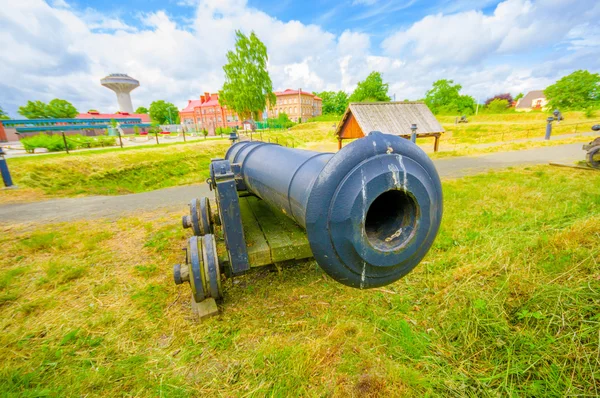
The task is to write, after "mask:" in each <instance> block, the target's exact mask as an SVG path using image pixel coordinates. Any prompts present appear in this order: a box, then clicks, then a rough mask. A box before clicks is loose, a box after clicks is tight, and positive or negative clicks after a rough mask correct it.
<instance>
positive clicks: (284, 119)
mask: <svg viewBox="0 0 600 398" xmlns="http://www.w3.org/2000/svg"><path fill="white" fill-rule="evenodd" d="M277 122H279V124H280V125H281V126H282V127H284V128H288V127H292V126H293V125H294V122H292V121H291V120H290V117H289V116H288V115H287V113H280V114H279V116H277Z"/></svg>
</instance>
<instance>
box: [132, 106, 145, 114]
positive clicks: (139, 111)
mask: <svg viewBox="0 0 600 398" xmlns="http://www.w3.org/2000/svg"><path fill="white" fill-rule="evenodd" d="M135 113H137V114H142V113H143V114H146V115H147V114H148V108H145V107H143V106H140V107H138V108H137V109H136V110H135Z"/></svg>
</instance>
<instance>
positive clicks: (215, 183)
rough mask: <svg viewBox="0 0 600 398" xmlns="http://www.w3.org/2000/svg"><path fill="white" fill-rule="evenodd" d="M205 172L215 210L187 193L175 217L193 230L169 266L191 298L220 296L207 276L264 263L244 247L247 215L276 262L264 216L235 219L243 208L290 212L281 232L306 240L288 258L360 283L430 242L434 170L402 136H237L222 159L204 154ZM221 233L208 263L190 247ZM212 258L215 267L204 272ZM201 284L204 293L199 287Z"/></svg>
mask: <svg viewBox="0 0 600 398" xmlns="http://www.w3.org/2000/svg"><path fill="white" fill-rule="evenodd" d="M210 175H211V177H210V178H209V180H208V183H209V185H210V187H211V189H213V190H215V203H216V211H215V212H214V213H212V212H211V209H210V204H209V203H208V200H206V199H200V200H194V201H192V203H191V205H190V215H189V216H186V217H184V219H183V225H184V227H190V228H192V229H193V231H194V234H195V235H199V236H201V238H198V237H197V236H194V237H192V238H190V242H189V244H188V246H189V248H188V250H187V255H186V264H187V267H186V269H185V270H184V271H183V272H182V267H183V266H176V267H175V270H174V271H175V272H174V273H175V281H176V282H177V283H182V282H184V281H189V282H190V286H191V287H192V291H193V298H194V300H195V301H196V302H201V301H203V300H205V299H206V298H210V299H213V298H214V299H218V298H220V297H221V296H222V292H221V285H220V280H219V283H218V284H217V283H216V282H215V280H214V278H216V277H217V276H216V275H218V278H220V274H221V273H222V274H226V275H239V274H243V273H245V272H246V271H248V270H249V269H250V267H251V266H258V265H264V264H262V263H264V262H265V261H260V260H258V258H259V256H256V255H255V253H254V252H252V251H255V249H256V243H255V242H254V241H253V243H252V244H250V245H247V242H246V240H247V237H246V236H245V234H246V235H249V234H250V231H251V230H254V229H253V228H250V226H249V225H247V224H248V223H252V222H255V221H256V220H257V221H258V223H259V224H260V223H262V224H263V225H260V228H257V229H261V230H263V231H265V241H267V244H268V245H269V246H270V249H271V250H270V252H271V260H272V262H276V261H281V258H280V257H281V256H278V257H277V259H276V258H275V257H276V256H275V250H274V246H273V245H274V244H275V243H274V242H273V241H274V239H270V238H269V236H267V233H266V232H267V231H266V230H268V228H269V225H274V223H270V222H269V220H268V219H264V218H263V220H264V221H261V218H260V217H255V218H256V220H254V219H251V218H246V219H245V218H244V214H245V211H244V209H245V208H246V207H250V208H252V209H253V211H254V215H255V216H256V215H257V214H260V215H264V214H271V217H274V218H281V217H282V216H281V215H285V216H286V217H288V218H289V219H290V220H292V221H293V222H289V221H288V222H287V224H288V226H285V228H287V229H286V232H284V233H283V235H285V234H286V233H287V234H289V235H290V236H296V235H302V233H300V232H299V231H300V230H301V229H302V230H304V231H305V234H304V235H303V236H301V237H300V238H298V239H300V240H301V242H305V243H306V244H305V246H306V248H307V250H304V251H303V253H304V254H305V255H304V254H298V253H297V251H296V254H294V251H293V250H292V251H290V253H291V254H290V258H289V259H295V258H301V257H303V256H304V257H308V256H310V255H311V254H312V256H313V257H314V259H315V260H316V262H317V263H318V264H319V266H320V267H321V268H322V269H323V270H324V271H325V272H326V273H327V274H328V275H329V276H331V277H332V278H333V279H335V280H336V281H338V282H340V283H343V284H345V285H347V286H351V287H355V288H360V289H367V288H373V287H379V286H383V285H387V284H390V283H393V282H395V281H397V280H398V279H400V278H402V277H403V276H404V275H406V274H407V273H409V272H410V271H411V270H413V269H414V267H416V265H417V264H418V263H419V262H420V261H421V260H422V259H423V257H424V256H425V255H426V254H427V252H428V251H429V249H430V248H431V245H432V244H433V241H434V239H435V237H436V235H437V232H438V229H439V226H440V222H441V218H442V189H441V184H440V179H439V176H438V174H437V171H436V170H435V167H434V165H433V163H432V162H431V160H430V159H429V157H428V156H427V155H426V154H425V153H424V152H423V151H422V150H421V149H420V148H419V147H417V146H416V145H415V144H413V143H412V142H410V141H408V140H405V139H402V138H400V137H397V136H393V135H388V134H382V133H379V132H372V133H370V134H369V135H368V136H367V137H365V138H362V139H359V140H356V141H354V142H352V143H350V144H349V145H347V146H345V147H344V148H343V149H342V150H340V151H339V152H337V153H335V154H333V153H319V152H313V151H306V150H300V149H293V148H285V147H281V146H279V145H275V144H270V143H264V142H256V141H255V142H248V141H245V142H238V143H236V144H234V145H232V146H231V147H230V148H229V150H228V151H227V154H226V156H225V159H216V160H213V162H212V163H211V165H210ZM248 195H250V196H253V197H254V198H249V197H247V196H248ZM257 198H258V199H257ZM265 205H268V206H265ZM259 206H263V207H269V209H263V210H261V209H260V208H259ZM213 207H214V206H213ZM269 212H271V213H269ZM243 220H244V221H243ZM217 224H220V227H219V226H218V225H217ZM280 224H281V223H280ZM293 224H296V225H293ZM245 227H246V228H245ZM296 230H298V231H296ZM213 233H214V235H213ZM215 236H216V237H217V239H216V240H215ZM221 236H222V238H221ZM198 239H201V240H202V241H201V242H200V243H198ZM248 239H251V240H254V238H253V237H251V236H248ZM192 240H193V241H192ZM204 240H206V243H203V242H204ZM213 242H216V243H215V244H213ZM221 242H222V243H224V246H225V250H224V252H225V253H223V256H219V258H222V261H219V262H220V263H221V264H218V265H216V266H214V265H212V262H213V260H211V259H207V256H206V255H205V256H204V257H202V255H198V254H197V252H198V250H197V249H192V248H193V247H198V246H199V247H200V248H201V250H200V251H202V252H205V251H208V253H209V254H210V253H212V251H211V250H212V246H219V245H221ZM204 246H207V247H208V248H207V249H205V248H204ZM294 246H296V247H301V246H303V244H302V243H295V244H294ZM308 248H309V249H310V250H308ZM193 250H195V251H194V252H193V253H191V251H193ZM249 250H250V251H251V252H250V253H249ZM216 251H217V250H216V249H215V250H214V252H215V253H216ZM194 256H196V257H197V258H198V259H199V261H196V263H199V264H196V265H194V261H192V259H191V258H190V257H194ZM201 257H202V258H201ZM215 258H217V257H216V255H215ZM267 262H268V261H267ZM205 263H207V264H205ZM215 267H216V269H217V272H213V271H210V270H211V269H213V268H215ZM203 278H204V279H203ZM199 286H201V287H202V289H203V290H202V292H200V293H199V288H198V287H199ZM211 288H212V289H213V290H211ZM215 289H216V290H215ZM207 290H208V291H209V292H210V293H209V294H205V293H204V292H205V291H207ZM213 292H214V293H213ZM203 295H204V298H203Z"/></svg>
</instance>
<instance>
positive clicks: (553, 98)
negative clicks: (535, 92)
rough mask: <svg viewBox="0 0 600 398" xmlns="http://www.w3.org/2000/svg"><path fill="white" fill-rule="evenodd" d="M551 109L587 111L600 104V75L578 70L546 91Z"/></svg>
mask: <svg viewBox="0 0 600 398" xmlns="http://www.w3.org/2000/svg"><path fill="white" fill-rule="evenodd" d="M544 94H545V95H546V99H548V104H549V106H550V108H551V109H557V108H558V109H561V110H563V109H585V108H587V107H589V106H596V105H598V104H600V74H598V73H590V72H588V71H587V70H578V71H575V72H573V73H571V74H570V75H567V76H565V77H563V78H561V79H559V80H558V81H557V82H556V83H554V84H553V85H551V86H548V87H547V88H546V89H545V90H544Z"/></svg>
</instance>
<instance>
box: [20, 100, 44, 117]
mask: <svg viewBox="0 0 600 398" xmlns="http://www.w3.org/2000/svg"><path fill="white" fill-rule="evenodd" d="M19 114H20V115H23V116H25V117H26V118H27V119H46V118H47V117H48V105H46V104H45V103H44V102H42V101H27V104H26V105H24V106H20V107H19Z"/></svg>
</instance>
